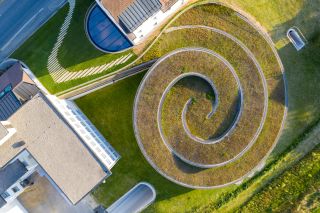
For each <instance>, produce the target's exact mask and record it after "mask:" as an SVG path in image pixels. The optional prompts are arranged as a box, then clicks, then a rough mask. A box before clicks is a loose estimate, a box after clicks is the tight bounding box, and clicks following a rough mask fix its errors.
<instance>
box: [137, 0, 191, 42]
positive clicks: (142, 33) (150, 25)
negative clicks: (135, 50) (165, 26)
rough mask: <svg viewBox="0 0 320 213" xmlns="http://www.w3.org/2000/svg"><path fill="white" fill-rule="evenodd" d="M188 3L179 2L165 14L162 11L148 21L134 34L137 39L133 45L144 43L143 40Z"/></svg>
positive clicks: (185, 1)
mask: <svg viewBox="0 0 320 213" xmlns="http://www.w3.org/2000/svg"><path fill="white" fill-rule="evenodd" d="M186 3H187V0H179V1H177V2H176V3H175V4H174V5H173V6H172V7H171V8H170V9H169V10H167V11H166V12H165V13H164V12H162V11H161V10H160V11H159V12H157V13H156V14H154V15H153V16H151V17H150V18H149V19H147V20H146V21H145V22H144V23H143V24H142V25H141V26H140V27H138V28H137V29H136V30H135V31H133V34H134V35H135V36H136V38H135V39H134V40H133V43H134V44H135V45H136V44H138V43H140V42H142V41H143V39H145V38H146V37H147V36H148V35H149V34H150V33H151V32H152V31H153V30H154V29H155V28H156V27H157V26H158V25H159V24H161V23H162V22H163V21H164V20H165V19H166V18H168V17H169V16H171V15H172V14H174V13H175V12H177V11H178V10H179V9H180V8H181V7H182V6H183V5H184V4H186Z"/></svg>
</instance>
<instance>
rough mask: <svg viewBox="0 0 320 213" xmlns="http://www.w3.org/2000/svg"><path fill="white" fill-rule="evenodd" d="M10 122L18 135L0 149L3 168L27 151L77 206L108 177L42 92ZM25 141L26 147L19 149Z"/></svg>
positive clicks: (25, 105)
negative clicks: (17, 145) (12, 159)
mask: <svg viewBox="0 0 320 213" xmlns="http://www.w3.org/2000/svg"><path fill="white" fill-rule="evenodd" d="M9 121H10V122H11V125H12V126H13V127H14V128H15V129H16V130H17V133H16V135H14V136H13V137H12V138H11V139H10V140H9V141H7V142H6V143H5V144H3V145H2V146H1V147H0V167H1V166H2V165H1V163H5V162H6V161H8V160H9V159H10V158H13V157H14V156H15V155H16V154H17V153H18V152H19V151H21V150H23V149H26V150H27V151H28V152H29V153H30V154H31V155H32V156H33V157H34V158H35V160H36V161H37V162H38V163H39V164H40V166H41V167H42V168H43V169H44V170H45V171H46V173H47V174H48V175H49V176H50V178H51V179H52V180H53V181H54V182H55V183H56V185H57V186H58V187H59V188H60V189H61V191H62V192H63V193H64V194H65V195H66V197H68V198H69V200H70V201H71V202H72V203H74V204H75V203H77V202H78V201H79V200H81V199H82V198H83V197H84V196H85V195H86V194H87V193H89V192H90V191H91V190H92V189H93V188H94V187H95V186H96V185H97V184H99V183H100V182H101V181H102V180H104V179H105V178H106V177H107V176H108V173H106V172H105V171H104V170H103V168H102V167H101V166H100V164H99V163H98V161H97V160H96V159H95V158H94V157H93V155H92V154H91V153H90V151H89V150H88V149H87V148H86V147H85V145H84V144H83V143H82V141H81V139H80V138H79V137H78V136H77V134H76V133H75V132H74V131H73V130H72V128H71V127H70V126H68V125H67V124H66V122H65V121H64V119H63V118H62V117H61V116H60V115H59V114H58V113H57V112H56V110H55V109H54V108H53V106H52V105H51V103H50V102H49V101H48V100H47V98H46V97H45V96H44V95H42V94H41V93H39V94H38V95H36V96H35V97H33V99H31V100H30V101H28V102H27V103H25V104H24V105H23V107H21V108H20V109H19V110H18V111H17V112H16V113H15V114H13V115H12V116H11V117H10V118H9ZM21 141H23V142H24V144H22V145H21V146H19V147H15V144H17V143H19V142H21ZM1 158H2V159H1Z"/></svg>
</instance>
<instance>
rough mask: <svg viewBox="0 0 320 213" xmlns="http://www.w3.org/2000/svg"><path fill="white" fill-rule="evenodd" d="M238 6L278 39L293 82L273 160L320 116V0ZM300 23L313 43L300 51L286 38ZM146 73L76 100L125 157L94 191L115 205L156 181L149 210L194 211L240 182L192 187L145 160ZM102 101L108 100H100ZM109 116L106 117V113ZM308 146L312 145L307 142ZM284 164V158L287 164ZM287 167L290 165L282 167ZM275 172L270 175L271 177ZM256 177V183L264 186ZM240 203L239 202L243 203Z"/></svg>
mask: <svg viewBox="0 0 320 213" xmlns="http://www.w3.org/2000/svg"><path fill="white" fill-rule="evenodd" d="M224 2H229V3H231V4H232V5H233V6H236V7H239V8H240V9H242V10H244V11H246V12H248V13H250V14H251V15H252V16H253V17H255V18H256V20H257V21H258V22H259V23H260V24H261V25H262V26H264V27H265V28H266V29H267V30H268V33H269V34H270V35H271V36H272V39H273V41H274V42H275V43H276V46H277V48H278V52H279V54H280V57H281V58H282V61H283V63H284V66H285V70H286V76H287V81H288V91H289V93H288V95H289V114H288V119H287V123H286V128H285V130H284V134H283V135H282V137H281V138H280V142H279V144H278V146H277V148H276V150H275V151H274V152H273V156H272V158H270V159H275V158H277V156H278V155H279V153H281V152H283V151H284V150H285V149H286V148H287V147H288V146H289V145H290V144H291V143H292V142H293V141H294V139H295V138H297V137H298V136H299V135H301V134H302V133H303V132H304V131H305V130H306V129H307V128H308V127H309V126H311V125H313V124H314V123H315V122H316V121H317V120H318V119H319V113H320V108H319V107H318V106H319V102H320V97H319V95H318V94H317V93H316V91H320V84H318V82H319V80H320V71H319V67H320V61H319V60H318V59H319V58H320V55H319V48H320V36H319V29H318V28H315V27H314V26H315V25H316V24H319V21H318V20H319V16H320V14H319V13H318V12H317V8H319V7H320V2H319V1H317V0H312V1H307V0H286V1H281V2H279V1H276V0H270V1H263V2H261V1H259V2H257V1H252V0H241V1H240V0H229V1H224ZM293 25H296V26H298V27H299V28H301V30H302V32H303V33H304V34H305V36H306V38H307V39H308V41H309V43H308V45H307V47H306V48H305V49H304V50H302V51H301V52H299V53H297V52H296V50H295V49H294V48H293V46H292V45H291V44H290V43H288V40H287V39H286V35H285V32H286V30H287V29H288V28H289V27H291V26H293ZM140 80H141V76H135V77H132V78H130V79H127V80H124V81H122V82H120V83H117V84H116V85H113V86H110V87H108V88H105V89H102V90H100V91H97V92H95V93H93V94H91V95H88V96H86V97H84V98H82V99H80V100H77V104H78V105H79V106H80V107H81V109H82V110H83V111H84V112H85V113H86V114H87V115H88V117H89V118H90V119H91V120H92V121H93V123H94V124H95V125H96V126H97V127H98V129H100V130H101V132H102V133H103V134H104V136H105V137H106V138H107V139H108V140H109V141H110V142H111V144H112V145H113V146H114V147H115V149H116V150H117V151H119V153H120V154H121V155H122V159H121V160H120V161H119V163H118V164H117V165H116V166H115V168H114V169H113V173H114V174H113V175H112V176H111V177H110V178H108V179H107V182H106V183H105V184H103V185H102V186H101V187H99V188H98V189H97V191H96V192H95V193H94V194H95V196H96V197H97V199H98V200H99V202H101V203H103V204H104V205H105V206H108V205H110V204H111V203H112V202H113V201H115V200H116V199H117V198H119V197H120V196H121V195H122V194H123V193H125V192H126V191H127V190H129V189H130V188H131V187H132V186H133V185H135V184H136V183H138V182H139V181H142V180H146V181H149V182H150V183H152V184H153V185H154V186H155V187H156V190H157V193H158V194H157V200H156V202H155V203H154V204H153V205H152V206H151V207H149V208H148V209H147V212H195V211H196V209H200V208H201V206H205V205H209V204H210V203H213V202H215V201H216V200H217V199H218V198H219V197H220V196H221V197H222V198H223V195H224V193H226V192H228V191H232V190H233V189H235V188H236V186H232V187H228V188H225V189H220V190H208V191H207V190H203V191H202V190H189V189H186V188H183V187H179V186H177V185H175V184H172V183H170V182H169V181H167V180H165V179H164V178H162V177H161V176H160V175H159V174H157V173H156V172H155V171H154V170H153V169H152V168H151V167H150V165H149V164H148V163H147V162H146V160H145V159H144V158H143V156H142V154H141V152H140V150H139V148H138V146H137V144H136V141H135V138H134V135H133V131H132V104H133V99H134V95H135V92H136V89H137V87H138V85H139V82H140ZM101 103H103V104H101ZM101 115H104V116H101ZM306 145H307V144H306ZM284 164H285V162H284ZM283 167H285V166H283ZM272 175H273V173H272V174H271V176H272ZM260 181H261V180H260V179H257V180H256V183H255V184H254V185H253V187H256V188H257V187H258V186H259V185H261V182H260ZM254 193H255V190H254V188H253V189H251V190H250V191H248V193H246V191H245V192H244V193H243V194H241V196H242V197H243V198H244V199H240V200H238V199H237V200H235V201H236V202H230V203H232V205H234V206H237V205H241V202H243V200H245V198H246V197H249V196H251V195H252V194H254ZM238 202H240V203H238Z"/></svg>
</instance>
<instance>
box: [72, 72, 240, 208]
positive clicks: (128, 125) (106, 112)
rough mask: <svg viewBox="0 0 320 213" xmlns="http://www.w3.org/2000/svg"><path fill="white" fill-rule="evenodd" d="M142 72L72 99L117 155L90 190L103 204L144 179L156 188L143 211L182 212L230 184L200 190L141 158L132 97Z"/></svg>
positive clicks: (219, 192)
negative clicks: (152, 200)
mask: <svg viewBox="0 0 320 213" xmlns="http://www.w3.org/2000/svg"><path fill="white" fill-rule="evenodd" d="M142 76H143V74H139V75H137V76H134V77H131V78H129V79H126V80H123V81H121V82H118V83H116V84H114V85H112V86H110V87H107V88H104V89H102V90H99V91H97V92H95V93H93V94H90V95H88V96H85V97H83V98H81V99H78V100H76V103H77V105H78V106H79V107H80V108H81V110H83V112H84V113H85V114H86V115H87V116H88V117H89V118H90V120H91V121H92V122H93V124H94V125H96V127H97V128H98V129H99V130H100V131H101V132H102V133H103V135H104V136H105V137H106V138H107V139H108V140H109V142H110V143H111V145H112V146H113V147H114V148H115V149H116V150H117V151H118V152H119V153H120V155H121V159H120V161H119V162H118V163H117V164H116V166H115V167H114V168H113V169H112V173H113V174H112V175H111V176H110V177H109V178H108V179H107V180H106V183H105V184H102V185H101V186H99V188H98V189H97V190H96V191H95V192H94V193H93V194H94V196H95V197H96V198H97V200H98V201H99V202H100V203H101V204H103V205H105V206H106V207H107V206H109V205H110V204H111V203H112V202H114V201H115V200H117V199H118V198H119V197H120V196H121V195H123V194H124V193H125V192H127V191H128V190H129V189H130V188H131V187H133V186H134V185H135V184H137V183H138V182H140V181H147V182H149V183H151V184H152V185H153V186H154V187H155V188H156V191H157V200H156V202H155V203H154V204H153V205H152V206H150V207H149V208H148V210H147V212H155V211H156V212H181V211H182V212H184V211H191V209H192V208H195V207H197V206H201V205H206V204H208V203H210V202H211V201H213V200H215V199H216V198H218V196H219V195H221V193H223V192H225V191H227V190H230V189H232V188H234V187H235V186H231V187H228V188H225V189H221V190H205V191H203V190H190V189H188V188H184V187H180V186H178V185H176V184H174V183H172V182H170V181H168V180H167V179H165V178H163V177H162V176H161V175H160V174H158V173H157V172H156V171H155V170H154V169H153V168H152V167H151V166H150V164H149V163H148V162H147V161H146V160H145V158H144V157H143V155H142V154H141V151H140V149H139V147H138V145H137V142H136V139H135V137H134V133H133V128H132V107H133V101H134V97H135V94H136V90H137V88H138V86H139V83H140V81H141V79H142Z"/></svg>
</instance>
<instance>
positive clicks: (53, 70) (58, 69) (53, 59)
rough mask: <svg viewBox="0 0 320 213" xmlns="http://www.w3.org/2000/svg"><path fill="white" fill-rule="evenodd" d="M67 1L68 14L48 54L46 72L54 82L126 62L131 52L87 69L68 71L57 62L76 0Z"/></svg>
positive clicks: (93, 72) (91, 73) (72, 78)
mask: <svg viewBox="0 0 320 213" xmlns="http://www.w3.org/2000/svg"><path fill="white" fill-rule="evenodd" d="M68 3H69V10H68V14H67V16H66V18H65V20H64V22H63V24H62V26H61V28H60V32H59V35H58V38H57V41H56V43H55V44H54V47H53V49H52V51H51V54H50V55H49V58H48V64H47V69H48V72H49V74H50V75H51V77H52V79H53V80H54V81H55V82H56V83H62V82H65V81H70V80H74V79H79V78H84V77H87V76H90V75H94V74H99V73H102V72H103V71H105V70H108V69H111V68H112V67H114V66H117V65H120V64H123V63H126V62H127V61H128V60H129V59H130V58H131V57H132V56H133V54H132V53H129V54H127V55H124V56H121V57H120V58H118V59H116V60H114V61H111V62H110V63H107V64H103V65H100V66H95V67H90V68H87V69H83V70H79V71H77V72H70V71H68V70H67V69H65V68H64V67H63V66H62V65H61V64H60V63H59V60H58V53H59V48H60V47H61V45H62V43H63V40H64V38H65V36H66V35H67V32H68V29H69V27H70V23H71V20H72V17H73V13H74V9H75V5H76V0H68Z"/></svg>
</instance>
